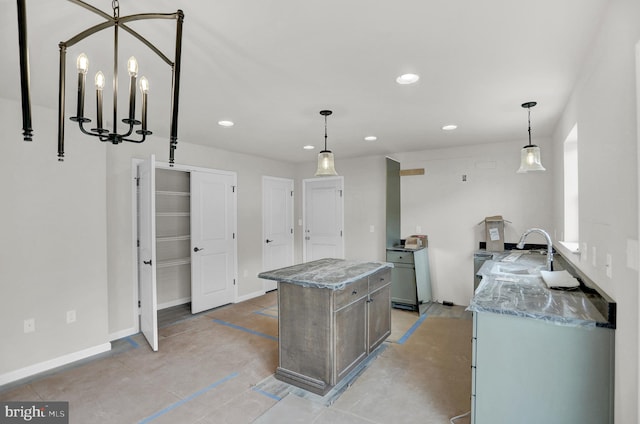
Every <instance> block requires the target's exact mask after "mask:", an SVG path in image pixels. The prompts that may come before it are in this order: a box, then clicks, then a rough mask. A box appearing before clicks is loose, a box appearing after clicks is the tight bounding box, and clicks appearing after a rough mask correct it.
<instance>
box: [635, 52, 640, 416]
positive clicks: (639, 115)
mask: <svg viewBox="0 0 640 424" xmlns="http://www.w3.org/2000/svg"><path fill="white" fill-rule="evenodd" d="M636 125H637V127H636V137H637V138H638V140H637V148H636V152H637V153H636V154H637V158H636V159H637V160H638V163H640V41H638V42H637V43H636ZM637 171H639V172H638V175H637V178H638V196H639V197H640V168H639V169H637ZM638 225H640V213H639V214H638ZM639 228H640V227H639ZM636 237H637V239H636V240H640V233H639V234H636ZM636 260H637V261H638V262H637V263H640V257H639V256H636ZM636 283H637V282H636ZM636 302H637V303H636V305H637V304H640V291H639V292H638V299H637V300H636ZM636 325H637V326H638V327H640V314H638V322H637V323H636ZM636 334H637V332H636ZM637 343H638V347H637V348H638V350H640V338H639V340H638V342H637ZM639 357H640V355H636V363H635V365H636V382H637V381H640V361H638V358H639ZM637 387H638V386H637V385H636V400H637V402H636V417H640V390H638V388H637Z"/></svg>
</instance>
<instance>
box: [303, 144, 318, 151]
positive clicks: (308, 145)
mask: <svg viewBox="0 0 640 424" xmlns="http://www.w3.org/2000/svg"><path fill="white" fill-rule="evenodd" d="M315 148H316V147H315V146H312V145H311V144H307V145H306V146H304V147H303V149H304V150H313V149H315Z"/></svg>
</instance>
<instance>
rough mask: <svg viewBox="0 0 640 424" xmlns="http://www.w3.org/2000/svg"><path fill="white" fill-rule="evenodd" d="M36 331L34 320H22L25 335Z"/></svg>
mask: <svg viewBox="0 0 640 424" xmlns="http://www.w3.org/2000/svg"><path fill="white" fill-rule="evenodd" d="M34 331H36V319H35V318H29V319H25V320H24V332H25V333H33V332H34Z"/></svg>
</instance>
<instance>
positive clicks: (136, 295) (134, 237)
mask: <svg viewBox="0 0 640 424" xmlns="http://www.w3.org/2000/svg"><path fill="white" fill-rule="evenodd" d="M144 161H145V159H136V158H134V159H131V251H132V253H133V255H132V260H133V265H132V275H133V302H132V306H133V329H134V331H133V332H131V333H130V334H127V335H131V334H136V333H138V332H140V320H139V316H140V307H139V306H138V301H139V300H140V291H139V287H140V278H139V274H138V183H137V181H138V165H139V164H140V163H142V162H144ZM157 168H161V169H168V170H173V171H184V172H192V171H193V172H206V173H213V174H221V173H223V174H229V175H233V176H234V182H235V186H236V191H237V189H238V184H237V182H238V174H237V173H236V172H234V171H224V170H219V169H213V168H202V167H199V166H192V165H184V164H178V163H176V164H174V165H173V166H171V165H169V163H168V162H160V161H156V169H157ZM233 201H234V207H235V210H236V215H237V213H238V196H234V200H233ZM235 227H236V228H234V232H235V233H236V239H235V243H234V252H233V254H234V255H235V261H234V262H235V263H234V270H233V274H234V278H235V280H236V284H234V286H233V303H235V302H237V301H238V284H237V282H238V220H237V219H236V220H235ZM123 337H124V336H123Z"/></svg>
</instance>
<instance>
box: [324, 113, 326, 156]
mask: <svg viewBox="0 0 640 424" xmlns="http://www.w3.org/2000/svg"><path fill="white" fill-rule="evenodd" d="M324 150H327V115H324Z"/></svg>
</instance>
